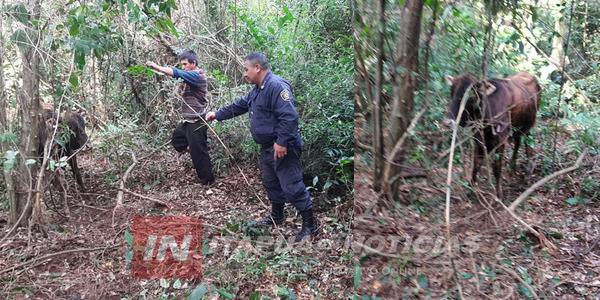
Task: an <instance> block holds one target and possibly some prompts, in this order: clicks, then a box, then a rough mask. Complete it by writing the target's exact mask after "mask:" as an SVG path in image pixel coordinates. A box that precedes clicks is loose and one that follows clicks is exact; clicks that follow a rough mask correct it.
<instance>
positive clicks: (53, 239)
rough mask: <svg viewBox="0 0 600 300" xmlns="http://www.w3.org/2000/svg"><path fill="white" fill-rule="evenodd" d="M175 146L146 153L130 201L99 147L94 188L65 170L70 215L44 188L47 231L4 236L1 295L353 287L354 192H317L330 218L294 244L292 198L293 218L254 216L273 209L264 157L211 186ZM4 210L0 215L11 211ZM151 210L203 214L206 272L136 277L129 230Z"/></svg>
mask: <svg viewBox="0 0 600 300" xmlns="http://www.w3.org/2000/svg"><path fill="white" fill-rule="evenodd" d="M168 150H170V149H164V150H161V151H160V152H157V153H155V154H152V155H150V156H146V158H144V159H142V160H140V161H139V163H138V165H136V166H135V167H134V168H133V170H132V172H131V173H130V175H129V178H128V180H127V184H126V185H125V189H126V190H127V191H125V193H124V194H123V200H124V206H123V207H122V208H120V209H116V210H115V209H114V208H115V203H116V201H115V199H116V198H117V194H118V187H119V185H118V179H119V178H120V176H122V174H120V173H117V172H115V170H111V168H109V167H108V166H109V164H108V161H107V160H106V158H104V157H103V156H102V155H100V154H99V151H97V150H93V151H92V152H91V153H84V154H83V155H81V156H80V158H79V163H80V167H81V168H82V169H83V172H84V174H85V175H84V177H85V184H86V189H87V192H86V193H76V192H75V191H76V190H77V187H75V186H74V185H73V184H72V183H73V180H72V178H70V174H69V173H70V172H65V175H64V176H65V177H66V178H67V182H71V185H70V187H69V194H68V206H69V215H68V216H67V211H66V208H65V207H64V205H63V204H62V203H60V202H61V201H58V200H55V201H51V200H50V198H49V196H48V195H46V201H45V204H46V205H45V214H44V221H43V224H42V225H41V227H42V228H41V229H42V230H39V229H40V228H33V229H32V231H28V230H27V229H19V230H18V231H17V232H16V234H13V235H12V236H11V237H10V238H8V239H7V240H6V241H5V242H3V243H2V245H0V272H1V273H0V280H1V281H2V282H3V283H2V285H1V288H0V298H2V299H25V298H27V299H73V300H75V299H187V298H188V296H189V295H190V293H191V292H192V291H194V290H195V289H196V288H199V287H201V286H202V285H203V286H204V287H206V288H207V292H206V294H205V296H204V299H232V298H235V299H249V298H250V297H251V295H254V296H256V295H258V294H260V297H258V298H256V299H270V298H272V299H294V298H295V299H345V298H347V297H348V296H349V295H351V294H352V292H353V289H352V287H353V286H352V282H353V281H352V280H353V276H352V274H351V270H352V268H351V266H350V264H351V260H352V255H351V254H350V253H351V250H352V248H351V243H352V234H351V230H350V228H351V222H352V215H351V213H352V202H351V201H347V202H345V203H336V202H335V201H332V200H330V199H327V198H326V196H325V195H313V196H316V197H315V199H314V200H313V201H314V203H315V208H316V217H317V218H318V220H319V221H320V223H321V225H322V226H321V234H320V235H319V238H318V239H314V240H312V241H311V242H309V243H305V244H302V245H290V244H286V243H284V242H283V241H284V240H285V241H287V242H289V241H290V239H291V241H293V238H294V237H295V235H296V231H297V230H299V228H300V226H301V221H300V216H299V215H297V214H296V210H295V209H294V208H293V207H291V206H287V205H286V215H287V220H286V222H285V223H284V225H283V226H281V227H280V228H279V229H273V230H270V229H261V228H259V227H256V226H255V224H254V223H253V222H254V221H255V220H259V219H260V218H261V217H263V216H264V215H265V214H267V213H268V211H270V207H269V208H267V207H265V206H263V204H261V203H265V204H268V205H270V204H269V203H268V200H267V198H266V193H265V192H264V189H263V188H262V185H261V181H260V171H259V169H258V162H247V164H246V165H235V166H228V167H225V168H222V169H221V170H223V174H220V175H219V177H218V179H217V181H216V183H215V184H213V185H212V186H210V187H205V186H202V185H200V184H197V183H196V177H195V174H194V171H193V168H192V165H191V161H189V160H188V159H187V158H189V156H185V157H179V158H178V157H177V155H176V154H173V153H174V152H169V151H168ZM146 154H147V153H146ZM136 155H137V157H138V158H140V157H143V156H144V153H136ZM126 167H127V166H124V167H123V168H122V170H121V171H120V172H124V170H126V169H127V168H126ZM238 167H239V169H238ZM240 170H241V171H242V172H243V173H244V174H245V176H246V178H247V179H248V181H249V184H247V183H246V181H245V179H244V178H243V176H242V174H241V173H240ZM134 193H136V194H138V195H141V197H140V196H138V195H135V194H134ZM54 195H55V197H56V192H55V194H54ZM152 199H154V200H159V201H163V202H168V203H169V206H165V205H162V204H160V203H158V202H156V201H153V200H152ZM6 214H7V212H2V214H1V215H0V220H7V215H6ZM148 215H153V216H163V215H169V216H202V217H203V241H204V246H203V254H204V255H203V271H204V278H203V279H200V280H183V279H182V280H158V279H148V280H142V279H133V278H132V269H131V261H128V260H127V259H126V252H127V251H128V247H129V244H128V243H127V242H126V239H125V234H126V232H127V233H131V230H132V218H133V217H134V216H148ZM1 226H2V227H1V229H2V232H6V231H7V230H8V225H7V224H6V222H4V223H2V225H1ZM259 236H263V237H265V236H268V237H273V238H274V239H275V243H273V242H272V241H271V242H270V243H269V244H267V245H264V244H261V243H258V242H257V240H256V239H257V238H258V237H259ZM258 239H260V238H258ZM263 297H264V298H263Z"/></svg>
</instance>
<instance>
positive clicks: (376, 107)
mask: <svg viewBox="0 0 600 300" xmlns="http://www.w3.org/2000/svg"><path fill="white" fill-rule="evenodd" d="M385 2H386V0H379V7H378V9H379V11H378V15H379V18H378V19H379V20H380V23H379V34H378V38H377V51H378V52H377V74H376V75H375V82H376V85H377V86H376V88H375V101H374V103H373V190H375V191H376V192H379V190H381V181H382V178H381V174H382V171H383V137H382V136H383V133H382V130H381V98H382V96H383V60H384V58H385V49H384V40H385V31H386V25H385Z"/></svg>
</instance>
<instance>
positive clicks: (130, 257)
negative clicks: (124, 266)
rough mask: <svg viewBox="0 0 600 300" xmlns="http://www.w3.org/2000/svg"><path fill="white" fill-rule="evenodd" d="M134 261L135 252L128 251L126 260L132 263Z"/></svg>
mask: <svg viewBox="0 0 600 300" xmlns="http://www.w3.org/2000/svg"><path fill="white" fill-rule="evenodd" d="M132 259H133V251H131V250H127V252H125V260H127V261H131V260H132Z"/></svg>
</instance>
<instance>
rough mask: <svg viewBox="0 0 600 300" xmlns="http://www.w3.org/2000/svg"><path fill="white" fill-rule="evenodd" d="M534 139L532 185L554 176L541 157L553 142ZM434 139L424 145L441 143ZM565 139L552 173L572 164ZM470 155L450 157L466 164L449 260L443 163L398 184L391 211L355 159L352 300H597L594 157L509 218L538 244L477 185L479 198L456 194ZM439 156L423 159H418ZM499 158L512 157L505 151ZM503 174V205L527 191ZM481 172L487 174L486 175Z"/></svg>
mask: <svg viewBox="0 0 600 300" xmlns="http://www.w3.org/2000/svg"><path fill="white" fill-rule="evenodd" d="M357 124H359V125H358V126H356V127H357V129H356V130H357V131H356V132H355V136H356V137H357V139H358V140H359V141H360V140H364V141H363V142H364V144H367V143H368V141H369V136H368V134H365V132H364V131H362V128H361V126H360V124H361V120H357ZM540 124H544V121H540V122H538V126H540V127H542V128H543V126H544V125H540ZM545 125H547V124H545ZM541 134H542V133H540V132H539V130H538V131H537V132H536V133H535V135H537V138H538V139H536V142H537V145H536V147H535V151H534V152H535V155H534V157H533V161H534V163H535V164H536V168H535V169H534V172H533V174H532V178H531V181H530V183H531V184H533V183H535V182H537V181H538V180H540V179H541V178H543V177H544V176H546V175H548V174H551V173H553V172H554V171H553V170H552V169H550V167H549V165H550V163H551V159H549V158H548V151H552V150H548V151H547V150H544V149H552V140H551V139H550V138H548V139H540V135H541ZM442 135H443V133H442V134H441V133H438V134H437V135H436V136H432V137H430V138H431V139H440V140H444V139H446V140H447V137H449V136H450V134H447V135H446V137H442ZM569 139H572V138H569V135H568V133H565V132H561V133H560V134H559V135H558V141H559V142H558V143H557V145H558V146H557V152H558V153H559V155H560V161H561V165H560V167H559V168H557V169H558V170H560V169H562V168H566V167H568V166H570V165H571V164H573V163H574V162H575V160H576V158H577V156H578V153H577V151H570V148H573V147H572V144H573V143H570V142H569V141H568V140H569ZM465 145H466V144H465ZM511 147H512V146H511ZM469 149H470V148H468V146H464V149H458V153H461V151H462V153H463V155H461V157H466V159H467V161H466V162H465V163H464V164H462V165H461V164H459V165H457V166H456V167H455V169H454V171H453V183H452V195H453V196H452V199H451V208H450V220H451V222H450V236H451V241H452V243H451V245H452V251H451V253H452V257H453V260H451V259H450V257H451V256H450V255H449V254H448V251H447V250H446V246H447V243H446V241H447V239H446V224H445V201H446V194H445V190H446V189H445V182H446V176H447V170H446V164H447V159H446V160H445V161H446V162H445V163H440V164H439V165H433V164H431V165H427V164H422V165H418V164H416V166H418V167H421V168H424V169H427V170H425V171H426V172H427V177H425V178H414V179H407V180H404V181H403V182H402V185H401V186H400V190H399V191H398V196H399V198H400V200H399V201H397V202H396V203H390V202H389V201H387V200H386V199H385V197H384V196H382V195H380V194H377V193H376V192H374V191H373V190H372V188H371V183H372V174H371V167H370V166H369V163H370V159H371V158H370V154H369V152H366V151H364V150H359V151H357V155H356V168H355V194H354V200H355V230H354V235H355V241H356V244H355V247H354V253H355V259H356V263H357V264H358V265H359V266H360V267H359V268H357V269H356V270H357V272H356V274H357V275H356V276H357V280H360V284H359V287H358V288H357V289H356V293H357V295H358V296H360V298H361V299H421V298H422V299H458V298H459V294H462V296H463V297H464V298H466V299H535V298H539V299H600V244H599V242H600V226H599V225H600V214H599V212H600V201H599V197H600V190H599V189H598V183H600V179H599V178H600V176H598V175H599V174H600V157H599V156H598V155H597V154H594V153H591V154H588V155H587V156H586V157H585V158H584V160H583V163H582V165H581V167H580V168H579V169H578V170H576V171H574V172H570V173H568V174H566V175H563V176H560V177H558V178H555V179H554V180H552V181H549V182H548V183H547V184H545V185H543V186H541V187H540V188H538V189H537V190H536V191H535V192H534V193H533V194H532V195H531V197H530V198H529V199H528V200H527V201H526V202H525V203H524V205H522V206H521V207H520V208H519V209H517V211H516V212H517V215H518V216H520V217H521V218H522V219H523V220H524V221H525V222H526V223H527V224H529V225H531V226H532V227H533V228H534V229H535V230H537V231H538V232H539V233H541V234H542V235H543V236H544V237H545V239H546V241H545V242H544V243H545V244H542V242H541V241H540V239H538V238H537V237H536V236H535V235H533V234H531V233H530V232H529V231H528V230H527V229H526V228H525V227H524V226H523V225H521V224H519V223H518V221H517V220H515V219H514V218H513V217H511V216H510V215H509V214H508V213H506V211H505V210H504V209H503V208H502V207H501V206H500V205H499V204H498V203H489V205H488V204H486V203H485V201H482V200H485V199H491V198H492V197H491V196H490V194H491V193H494V189H493V187H492V186H491V185H489V184H486V180H485V179H484V178H483V177H482V178H481V179H480V181H479V182H478V184H477V185H476V186H475V190H476V191H477V192H478V193H479V195H480V196H479V197H476V196H475V195H470V196H468V195H465V193H463V192H462V191H463V190H464V189H465V187H464V186H463V184H461V183H459V181H463V182H468V181H469V177H470V165H471V163H470V154H469V153H470V150H469ZM442 150H445V149H442ZM442 150H440V151H439V153H441V152H442ZM571 150H572V149H571ZM439 153H435V152H428V153H427V154H425V157H434V158H435V157H436V155H437V154H439ZM523 153H524V151H523V152H521V153H520V156H519V157H520V160H519V162H521V164H522V163H523V159H524V158H523V156H524V154H523ZM505 155H506V156H507V157H509V155H512V149H511V150H510V151H508V154H506V153H505ZM429 161H433V160H429ZM413 166H414V165H413ZM509 170H510V168H509V167H508V166H505V168H504V173H503V175H504V176H503V177H504V179H505V180H506V183H505V185H504V192H505V198H506V200H505V203H506V204H507V205H508V204H510V202H512V201H513V200H514V199H515V198H517V197H518V196H519V195H520V194H521V193H522V192H523V191H525V190H526V189H527V188H528V187H529V186H530V184H527V183H526V182H525V180H524V172H523V170H522V169H521V168H517V170H516V171H514V172H512V171H509ZM482 171H483V172H481V173H482V174H486V173H487V171H486V168H485V167H483V168H482ZM486 176H487V175H486ZM492 202H493V201H492ZM455 278H458V283H457V282H456V279H455Z"/></svg>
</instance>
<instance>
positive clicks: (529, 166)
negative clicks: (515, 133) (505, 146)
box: [525, 134, 533, 183]
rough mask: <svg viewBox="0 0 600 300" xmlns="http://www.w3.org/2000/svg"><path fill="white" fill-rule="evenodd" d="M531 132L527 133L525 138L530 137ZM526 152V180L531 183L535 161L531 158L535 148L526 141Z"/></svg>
mask: <svg viewBox="0 0 600 300" xmlns="http://www.w3.org/2000/svg"><path fill="white" fill-rule="evenodd" d="M528 137H529V134H527V135H525V138H528ZM525 153H526V154H527V171H525V176H526V177H525V180H527V182H528V183H529V180H530V179H531V173H532V172H533V161H532V160H531V157H532V154H533V148H531V146H529V144H528V143H527V142H525Z"/></svg>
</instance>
